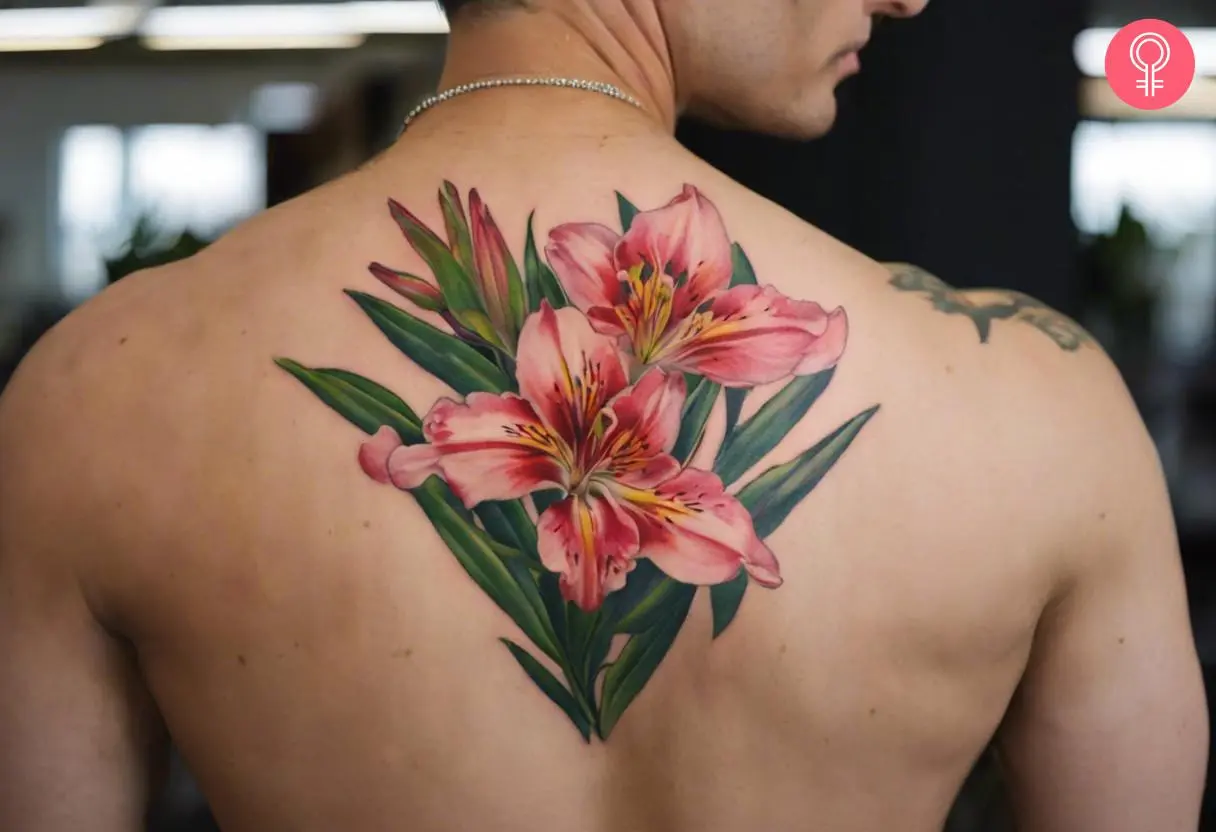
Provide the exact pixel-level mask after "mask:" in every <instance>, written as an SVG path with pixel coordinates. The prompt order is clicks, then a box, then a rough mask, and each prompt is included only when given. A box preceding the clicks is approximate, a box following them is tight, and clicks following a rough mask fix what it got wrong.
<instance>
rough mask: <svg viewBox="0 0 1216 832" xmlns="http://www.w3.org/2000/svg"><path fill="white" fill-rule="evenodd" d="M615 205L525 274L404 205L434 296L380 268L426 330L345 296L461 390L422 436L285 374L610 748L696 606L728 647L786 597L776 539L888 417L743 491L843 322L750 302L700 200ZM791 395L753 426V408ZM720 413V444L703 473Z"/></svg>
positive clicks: (750, 290) (391, 414)
mask: <svg viewBox="0 0 1216 832" xmlns="http://www.w3.org/2000/svg"><path fill="white" fill-rule="evenodd" d="M617 199H618V205H619V208H620V219H621V226H622V228H621V231H617V230H615V229H612V228H609V227H608V226H606V225H601V224H597V223H571V224H565V225H560V226H558V227H556V228H554V229H552V230H551V231H550V232H549V235H548V241H547V244H546V245H545V246H544V250H543V256H542V253H541V251H540V249H539V248H538V246H537V245H536V242H535V237H534V234H533V228H532V225H533V223H532V220H531V218H529V221H528V228H527V236H526V241H525V245H524V256H523V265H522V268H521V267H520V265H519V264H518V263H517V261H516V259H515V257H514V256H513V255H512V254H511V251H510V249H509V247H508V245H507V243H506V240H505V238H504V236H503V234H502V232H501V231H500V230H499V227H498V225H497V224H496V223H495V221H494V219H493V217H492V216H491V214H490V211H489V209H488V208H487V206H486V204H485V203H484V202H483V201H482V199H481V197H480V195H479V194H478V192H477V191H476V190H474V191H471V192H470V193H469V195H468V199H467V205H468V207H467V210H466V208H465V204H464V201H463V200H462V198H461V194H460V192H459V191H458V190H457V189H456V187H455V186H453V185H452V184H450V183H445V184H444V187H443V188H442V189H441V191H440V193H439V203H440V210H441V213H442V216H443V219H444V225H445V237H446V239H445V238H441V237H440V236H439V235H438V234H436V233H435V232H433V231H432V230H431V229H430V228H428V227H427V226H426V225H425V224H424V223H423V222H422V221H421V220H419V219H418V218H417V217H416V216H415V215H414V214H412V213H410V212H409V211H408V210H407V209H406V208H405V207H403V206H402V205H400V204H399V203H397V202H395V201H392V200H390V201H389V210H390V213H391V215H392V217H393V219H394V220H395V221H396V222H397V224H398V226H399V227H400V228H401V230H402V232H403V233H404V236H405V239H406V241H407V242H408V244H409V245H410V247H411V248H412V249H413V250H414V251H415V252H416V253H417V255H418V256H419V257H420V258H421V259H422V261H423V262H425V263H426V265H427V267H428V268H429V270H430V271H431V274H432V276H433V279H427V278H424V277H420V276H417V275H414V274H411V273H408V272H404V271H400V270H397V269H393V268H389V267H387V266H384V265H381V264H380V263H372V264H371V265H370V266H369V270H370V272H371V274H372V275H374V276H375V277H376V278H377V279H379V280H380V281H381V283H383V284H384V285H385V286H387V287H389V288H390V289H392V290H393V291H395V292H396V293H397V294H399V295H401V296H402V297H404V298H405V299H406V300H407V301H409V303H410V304H412V306H413V307H414V308H415V311H414V312H411V311H407V310H406V309H402V308H400V307H398V306H395V305H393V304H390V303H387V302H386V301H384V300H382V299H380V298H378V297H376V296H373V295H370V294H366V293H363V292H358V291H354V290H348V292H347V294H348V295H349V296H350V297H351V298H352V299H353V300H354V301H355V303H356V304H358V306H359V307H360V308H361V309H362V310H363V312H364V313H365V314H366V315H367V316H368V317H369V318H370V319H371V320H372V321H373V322H374V323H375V324H376V326H377V327H379V329H380V330H381V331H382V332H383V333H384V335H385V336H387V337H388V338H389V340H390V341H391V342H392V343H393V344H394V345H395V346H397V347H398V348H399V349H400V350H401V351H402V352H403V353H404V354H405V356H406V357H408V358H409V359H410V360H412V361H413V362H414V363H415V364H416V365H417V366H419V367H420V368H422V369H423V370H425V371H427V372H429V373H431V374H432V375H434V376H435V377H436V378H437V379H439V380H440V381H442V382H444V383H445V384H446V385H447V386H448V387H450V388H451V389H452V391H453V393H454V395H453V396H451V397H446V398H441V399H439V400H438V401H436V402H434V403H432V404H431V405H430V407H429V410H428V411H427V413H426V415H425V416H424V417H423V418H419V417H418V415H417V412H416V411H415V410H414V409H412V408H411V407H410V406H409V405H408V404H407V403H406V402H405V401H404V400H403V399H402V398H401V397H399V396H398V395H396V394H395V393H393V392H391V391H389V390H388V389H386V388H384V387H383V386H381V385H379V384H377V383H376V382H373V381H371V380H370V379H367V378H365V377H363V376H360V375H356V374H355V373H352V372H348V371H345V370H339V369H333V368H310V367H306V366H304V365H302V364H300V363H298V362H296V361H292V360H290V359H278V361H277V363H278V364H279V366H280V367H282V368H283V369H285V370H287V371H288V372H289V373H291V374H292V375H293V376H295V377H296V378H297V379H298V380H299V381H301V382H302V383H303V384H304V385H305V386H307V387H308V388H309V389H310V390H311V391H312V392H313V393H314V394H315V395H316V396H317V397H318V398H320V399H321V400H322V401H324V402H325V403H326V404H327V405H329V406H330V407H331V408H333V409H334V410H335V411H337V412H338V413H339V414H341V415H342V416H344V417H345V418H346V419H347V420H348V421H350V422H351V423H353V424H354V425H355V426H356V427H358V428H360V429H361V430H362V431H363V432H364V433H366V434H368V435H369V436H370V439H367V440H365V441H363V442H362V444H361V445H360V447H359V450H358V454H357V457H358V462H359V465H360V466H361V467H362V469H363V471H364V472H365V474H366V475H367V476H368V477H370V478H371V479H372V480H374V481H376V482H378V483H382V484H385V485H391V486H395V487H396V488H398V489H401V490H402V491H407V492H409V493H410V494H411V495H412V496H413V498H414V499H415V500H416V501H417V503H418V505H419V506H420V507H421V509H422V510H423V512H424V513H425V514H426V516H427V518H428V519H429V520H430V522H431V524H432V525H433V526H434V528H435V531H436V532H437V533H438V534H439V536H440V538H441V539H442V540H443V541H444V543H445V544H446V545H447V546H448V548H449V549H450V550H451V552H452V554H453V555H454V556H455V557H456V559H457V561H458V562H459V563H460V565H461V566H462V567H463V568H464V569H465V571H466V572H467V573H468V574H469V576H470V577H472V578H473V580H474V581H476V582H477V584H478V585H479V586H480V587H481V588H482V589H483V590H484V591H485V592H486V594H487V595H488V596H489V597H490V598H491V599H492V600H493V601H494V602H495V603H496V604H497V605H498V607H499V608H500V609H501V610H502V611H503V612H504V613H506V615H508V616H509V617H510V618H511V619H512V621H513V622H514V624H515V625H516V626H517V627H518V630H519V633H520V634H522V636H523V637H525V638H526V639H527V641H529V642H531V645H532V647H533V648H534V649H533V650H529V649H527V648H525V647H524V646H521V643H520V642H522V641H523V639H521V638H519V637H518V635H517V636H516V637H515V639H514V640H512V639H508V638H503V639H502V641H503V643H504V644H505V645H506V647H507V648H508V649H509V651H510V652H511V654H512V655H513V656H514V658H515V660H516V661H517V662H518V663H519V664H520V666H521V667H522V669H523V670H524V672H525V673H526V674H527V675H528V676H529V677H530V678H531V679H532V681H533V682H534V683H535V684H536V685H537V686H538V687H539V688H540V689H541V690H542V691H543V692H544V693H545V694H546V695H547V696H548V697H549V698H550V699H551V700H552V701H553V702H554V704H556V705H557V706H559V707H560V708H561V709H562V710H563V711H564V712H565V713H566V715H567V716H568V717H569V718H570V720H571V721H572V722H573V724H574V725H575V727H576V728H577V729H578V730H579V732H580V733H581V734H582V736H583V738H584V739H586V740H590V738H591V736H592V735H593V734H594V735H597V736H598V737H600V738H601V739H606V738H607V737H608V735H609V734H610V733H611V731H612V729H613V728H614V727H615V725H616V724H617V722H618V721H619V719H620V718H621V716H622V714H623V713H624V712H625V710H626V709H627V708H628V706H629V705H630V704H631V703H632V702H633V701H634V699H635V698H636V697H637V696H638V694H639V693H640V692H641V690H642V688H643V687H644V686H645V685H646V683H647V682H648V681H649V679H650V678H651V676H652V675H653V674H654V672H655V671H656V670H657V668H658V666H659V664H660V663H661V662H662V660H663V658H664V657H665V656H666V655H667V652H668V650H669V649H670V648H671V645H672V644H673V643H674V641H675V639H676V636H677V635H678V634H679V632H680V629H681V627H682V626H683V624H684V621H685V618H686V617H687V615H688V611H689V608H690V607H691V604H692V601H693V597H694V595H695V593H696V591H697V589H698V588H699V587H707V588H708V591H709V593H710V600H711V607H712V611H713V629H714V632H713V635H714V637H715V638H716V637H717V636H719V635H721V634H722V632H723V631H724V630H725V629H726V627H727V626H728V625H729V624H730V623H731V621H732V620H733V619H734V617H735V615H736V613H737V612H738V610H739V608H740V605H741V603H742V601H743V598H744V594H745V591H746V589H747V587H748V585H749V584H750V583H753V582H754V583H756V584H758V585H759V586H761V587H765V588H769V589H773V588H776V587H779V586H781V584H782V577H781V567H780V564H779V562H778V559H777V557H776V555H775V554H774V552H773V551H772V549H771V548H770V547H769V546H768V545H767V544H766V543H765V542H764V539H765V538H766V537H768V536H769V535H771V534H772V533H773V532H774V531H775V530H776V529H777V528H778V527H779V526H780V525H781V523H782V522H783V521H784V520H785V519H786V517H787V516H788V515H789V514H790V512H791V511H792V510H793V509H794V508H795V507H796V506H797V505H798V504H799V503H801V501H802V500H803V499H805V498H806V497H807V496H808V495H809V494H810V492H811V490H812V489H814V487H815V486H816V485H818V483H819V482H820V481H821V480H822V478H823V477H824V475H825V474H826V473H827V472H828V471H829V469H831V467H832V466H833V465H834V464H835V463H836V461H837V460H838V459H839V458H840V456H841V455H842V454H843V453H844V452H845V450H847V448H848V447H849V445H850V444H851V443H852V442H853V440H854V439H855V438H856V437H857V435H858V434H859V433H860V432H861V430H862V428H863V427H864V426H865V424H866V423H867V422H868V421H869V420H870V418H871V417H873V416H874V414H875V413H876V412H877V411H878V407H877V406H875V407H872V408H870V409H868V410H866V411H863V412H862V413H860V414H858V415H857V416H855V417H854V418H852V419H850V420H849V421H848V422H846V423H845V424H844V425H842V426H840V427H839V428H838V429H837V430H836V431H834V432H833V433H832V434H830V435H829V436H827V437H826V438H824V439H823V440H822V441H821V442H819V443H818V444H816V445H815V446H814V447H812V448H809V449H807V450H806V451H804V452H803V453H801V454H799V455H798V456H796V457H795V458H794V459H792V460H790V461H789V462H786V463H784V464H781V465H777V466H775V467H773V468H770V469H768V470H767V471H763V472H761V473H759V474H758V475H757V476H755V477H754V478H752V479H751V480H750V481H749V482H747V483H746V484H743V485H742V486H741V487H737V488H736V487H733V486H735V484H736V483H738V482H739V480H740V479H741V478H742V477H743V476H744V475H746V474H748V473H749V472H750V471H751V470H752V469H753V468H754V467H755V466H756V464H757V463H759V462H760V461H761V459H762V458H763V457H764V456H765V455H766V454H767V453H768V452H769V451H771V450H773V449H774V448H775V447H776V446H777V444H778V443H779V442H780V441H781V439H782V438H783V437H784V436H785V435H786V434H787V433H788V432H789V431H790V430H791V429H792V428H793V426H794V425H795V424H796V423H797V422H798V421H799V420H800V419H802V417H803V416H804V415H805V414H806V413H807V411H808V410H809V409H810V407H811V406H812V405H813V404H814V403H815V401H816V400H817V399H818V398H819V397H820V396H821V395H822V394H823V392H824V391H825V390H826V389H827V386H828V384H829V382H830V381H831V379H832V376H833V374H834V372H835V367H836V365H837V363H838V362H839V361H840V360H841V358H842V356H843V354H844V351H845V346H846V343H847V340H848V328H849V327H848V320H847V317H846V315H845V312H844V310H843V309H836V310H834V311H831V312H829V311H827V310H825V309H824V308H823V307H822V306H820V305H819V304H817V303H813V302H810V301H800V300H794V299H792V298H789V297H786V296H785V295H783V294H781V293H780V292H778V291H777V290H776V289H774V288H773V287H772V286H767V285H760V284H758V282H757V280H756V276H755V273H754V271H753V268H752V266H751V263H750V261H749V260H748V258H747V256H746V254H745V253H744V251H743V249H742V248H741V247H740V246H739V245H738V244H737V243H734V244H732V242H731V241H730V238H729V236H728V235H727V231H726V227H725V225H724V224H723V221H722V218H721V216H720V215H719V213H718V210H717V209H716V208H715V206H714V205H713V204H712V203H711V202H710V201H709V200H708V199H706V198H705V196H704V195H702V194H701V193H700V192H699V191H698V190H697V189H696V188H694V187H692V186H685V188H684V190H683V192H682V193H681V194H680V195H679V196H677V197H676V198H675V199H673V200H672V201H671V202H669V203H668V204H667V205H664V206H662V207H659V208H656V209H654V210H648V211H639V210H638V209H637V208H636V207H634V206H633V205H632V204H631V203H630V202H629V201H628V200H626V199H625V198H624V197H623V196H621V195H619V194H618V195H617ZM428 316H429V317H431V319H432V320H433V321H434V322H435V323H436V324H440V325H439V326H436V325H433V324H432V323H428V322H427V321H426V320H424V319H423V318H424V317H428ZM775 382H784V385H783V386H782V388H781V389H780V391H779V392H777V394H776V395H775V396H773V397H772V398H770V399H769V400H768V401H766V402H765V403H764V404H763V405H762V406H761V407H760V408H759V409H758V410H756V412H755V413H754V414H752V415H751V416H750V417H749V418H747V419H746V420H743V419H741V416H742V411H743V406H744V403H745V399H746V397H747V395H748V391H749V390H750V389H751V388H753V387H755V386H758V385H767V384H772V383H775ZM719 400H722V402H723V407H724V410H725V416H726V435H725V438H724V440H723V442H722V444H721V447H720V449H719V450H718V451H717V454H716V456H714V457H712V459H711V460H708V462H709V463H710V464H709V465H708V466H706V465H701V466H700V467H698V466H694V465H693V464H692V460H693V458H694V455H697V456H698V462H700V460H701V457H702V456H703V455H698V454H697V452H698V451H699V450H700V449H701V443H702V439H703V435H704V431H705V425H706V423H707V421H708V419H709V417H710V414H711V413H712V412H713V410H714V409H715V407H716V406H717V405H718V403H719ZM728 488H729V489H731V490H728ZM614 648H616V649H615V650H614ZM538 653H539V655H538Z"/></svg>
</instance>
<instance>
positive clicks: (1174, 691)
mask: <svg viewBox="0 0 1216 832" xmlns="http://www.w3.org/2000/svg"><path fill="white" fill-rule="evenodd" d="M1110 386H1111V387H1113V388H1117V389H1113V390H1110V391H1107V392H1105V393H1104V394H1102V395H1100V396H1099V397H1098V398H1097V399H1096V400H1095V401H1094V402H1093V404H1092V405H1091V406H1087V407H1086V408H1085V410H1087V411H1090V412H1089V414H1088V417H1087V418H1085V419H1082V420H1080V421H1081V424H1080V425H1079V426H1078V429H1079V430H1080V431H1084V430H1085V429H1086V423H1088V431H1089V433H1090V438H1089V439H1080V437H1081V436H1082V434H1081V433H1078V434H1077V437H1078V439H1079V441H1081V442H1084V443H1085V444H1084V446H1083V447H1084V449H1083V450H1081V451H1080V452H1079V456H1078V457H1077V459H1076V463H1077V466H1078V467H1077V469H1076V473H1077V476H1076V477H1075V479H1076V481H1077V495H1076V505H1079V506H1082V508H1081V509H1080V510H1079V511H1077V512H1076V516H1075V520H1074V523H1073V525H1074V527H1075V528H1074V529H1073V534H1072V535H1070V536H1071V538H1072V540H1073V541H1074V543H1075V546H1076V548H1077V550H1078V551H1077V552H1076V553H1075V555H1076V557H1075V558H1072V559H1071V561H1070V563H1072V565H1073V566H1074V567H1075V568H1074V570H1073V571H1072V573H1071V574H1070V576H1069V580H1068V582H1067V583H1066V585H1065V588H1064V589H1063V590H1062V591H1061V593H1060V594H1059V596H1058V597H1057V599H1056V600H1055V602H1054V603H1053V604H1052V605H1051V606H1050V607H1049V609H1048V610H1047V611H1046V613H1045V614H1044V616H1043V618H1042V620H1041V621H1040V625H1039V628H1038V632H1037V633H1036V639H1035V645H1034V648H1033V650H1032V655H1031V659H1030V663H1029V667H1028V668H1027V671H1026V674H1025V677H1024V679H1023V682H1022V685H1021V687H1020V689H1019V691H1018V692H1017V694H1016V696H1015V698H1014V702H1013V704H1012V706H1011V709H1010V712H1009V714H1008V716H1007V718H1006V721H1005V724H1004V726H1003V728H1002V731H1001V736H1000V738H999V739H1000V748H1001V752H1002V754H1001V756H1002V761H1003V763H1004V767H1005V769H1006V772H1007V776H1008V780H1009V783H1010V787H1011V790H1012V793H1013V798H1014V802H1015V806H1016V811H1017V815H1018V818H1019V821H1020V827H1021V828H1025V829H1031V830H1035V832H1133V831H1135V832H1194V830H1195V829H1196V828H1197V825H1198V817H1199V806H1200V801H1201V798H1202V792H1203V787H1204V779H1205V775H1206V769H1207V753H1208V715H1207V706H1206V702H1205V697H1204V689H1203V679H1202V674H1201V672H1200V666H1199V662H1198V658H1197V656H1196V652H1195V645H1194V640H1193V636H1192V632H1191V626H1190V620H1189V616H1188V612H1187V600H1186V589H1185V586H1184V582H1183V576H1182V568H1181V563H1180V558H1179V555H1178V548H1177V540H1176V535H1175V530H1174V524H1173V517H1172V512H1171V508H1170V503H1169V499H1168V496H1167V494H1166V491H1165V487H1164V482H1163V477H1162V476H1161V472H1160V467H1159V465H1158V462H1157V456H1156V453H1155V450H1154V449H1153V447H1152V444H1151V441H1150V440H1149V438H1148V437H1147V435H1146V432H1145V431H1144V430H1143V427H1142V425H1141V424H1140V422H1139V418H1138V417H1137V416H1136V414H1135V411H1134V408H1133V407H1132V406H1131V404H1130V402H1129V401H1128V400H1127V399H1126V396H1125V394H1124V393H1123V389H1122V386H1121V385H1119V384H1112V385H1110ZM1091 408H1092V410H1091ZM1063 470H1064V469H1063V468H1061V476H1069V475H1067V474H1064V473H1063ZM1070 478H1071V477H1070Z"/></svg>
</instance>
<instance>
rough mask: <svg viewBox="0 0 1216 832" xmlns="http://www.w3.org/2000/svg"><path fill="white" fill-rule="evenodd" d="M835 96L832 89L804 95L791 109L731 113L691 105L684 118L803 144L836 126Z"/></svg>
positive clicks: (759, 109)
mask: <svg viewBox="0 0 1216 832" xmlns="http://www.w3.org/2000/svg"><path fill="white" fill-rule="evenodd" d="M836 112H837V107H836V95H835V92H834V91H832V90H827V91H826V92H824V93H821V94H817V95H815V96H806V97H805V98H804V99H803V100H802V101H800V102H798V104H797V105H796V106H794V107H791V108H779V107H750V108H748V109H747V110H742V111H740V110H734V109H730V108H723V107H718V106H714V105H707V106H693V107H690V108H689V109H688V111H687V112H686V113H684V115H686V116H687V117H689V118H691V119H693V120H694V121H698V122H701V123H703V124H709V125H712V126H714V127H718V128H720V129H723V130H742V131H746V132H748V133H759V134H761V135H764V136H772V137H774V138H779V139H792V140H795V141H807V140H810V139H818V138H820V137H822V136H823V135H825V134H826V133H828V132H829V131H830V130H831V129H832V126H833V125H834V124H835V123H836Z"/></svg>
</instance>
